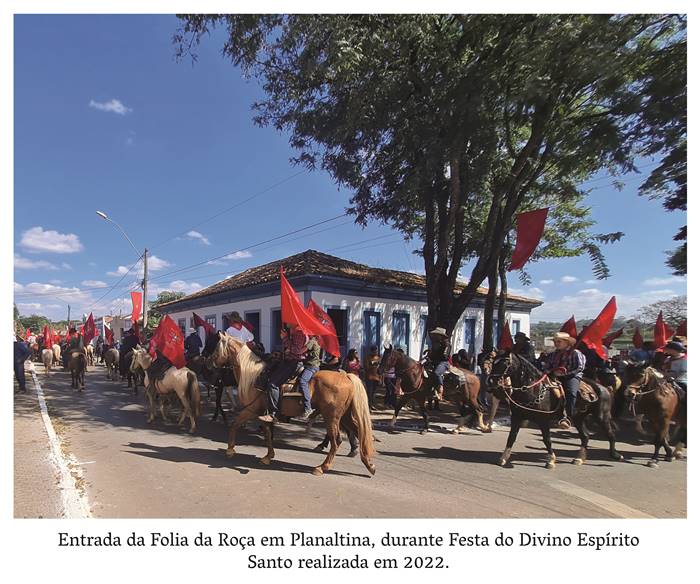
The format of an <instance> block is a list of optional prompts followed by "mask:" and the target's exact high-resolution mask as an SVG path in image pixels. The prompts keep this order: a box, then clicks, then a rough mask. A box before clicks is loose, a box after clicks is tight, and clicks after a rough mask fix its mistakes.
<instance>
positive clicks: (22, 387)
mask: <svg viewBox="0 0 700 584" xmlns="http://www.w3.org/2000/svg"><path fill="white" fill-rule="evenodd" d="M31 354H32V352H31V351H30V350H29V347H28V346H27V344H26V343H25V342H24V341H23V340H22V339H21V338H20V337H18V336H17V335H15V378H16V379H17V383H18V384H19V389H18V390H17V391H16V392H15V393H19V392H20V391H21V392H22V393H27V382H26V380H25V378H24V362H25V361H26V360H27V359H28V358H29V355H31Z"/></svg>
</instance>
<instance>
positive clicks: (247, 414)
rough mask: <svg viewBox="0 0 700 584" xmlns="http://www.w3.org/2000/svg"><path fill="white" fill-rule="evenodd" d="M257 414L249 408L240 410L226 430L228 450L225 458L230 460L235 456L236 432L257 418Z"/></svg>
mask: <svg viewBox="0 0 700 584" xmlns="http://www.w3.org/2000/svg"><path fill="white" fill-rule="evenodd" d="M258 414H259V412H258V411H257V410H256V409H254V408H251V407H248V408H247V409H244V410H242V411H241V412H240V413H239V414H238V415H237V416H236V417H235V418H234V419H233V422H231V425H230V426H229V429H228V448H227V449H226V456H227V457H228V458H231V457H232V456H233V455H234V454H236V430H238V428H239V427H240V426H242V425H243V424H245V423H246V422H248V421H249V420H252V419H253V418H255V417H256V416H258Z"/></svg>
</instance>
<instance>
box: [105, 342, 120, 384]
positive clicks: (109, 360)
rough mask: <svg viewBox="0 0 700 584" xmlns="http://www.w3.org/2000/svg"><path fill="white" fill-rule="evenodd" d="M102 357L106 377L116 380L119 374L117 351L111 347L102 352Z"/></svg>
mask: <svg viewBox="0 0 700 584" xmlns="http://www.w3.org/2000/svg"><path fill="white" fill-rule="evenodd" d="M103 357H104V361H105V368H106V369H107V379H109V380H110V381H116V380H117V376H118V375H119V351H117V350H116V349H115V348H114V347H112V348H111V349H107V350H106V351H105V352H104V355H103Z"/></svg>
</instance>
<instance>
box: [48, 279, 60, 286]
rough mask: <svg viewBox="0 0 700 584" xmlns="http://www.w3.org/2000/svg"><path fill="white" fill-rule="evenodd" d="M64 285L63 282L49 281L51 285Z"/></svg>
mask: <svg viewBox="0 0 700 584" xmlns="http://www.w3.org/2000/svg"><path fill="white" fill-rule="evenodd" d="M62 283H63V281H62V280H49V284H56V285H57V286H58V285H59V284H62Z"/></svg>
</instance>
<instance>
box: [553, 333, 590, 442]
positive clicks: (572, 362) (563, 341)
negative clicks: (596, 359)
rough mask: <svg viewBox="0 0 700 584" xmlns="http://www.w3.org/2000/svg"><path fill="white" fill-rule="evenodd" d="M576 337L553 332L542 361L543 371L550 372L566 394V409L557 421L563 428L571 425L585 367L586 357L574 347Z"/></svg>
mask: <svg viewBox="0 0 700 584" xmlns="http://www.w3.org/2000/svg"><path fill="white" fill-rule="evenodd" d="M575 345H576V339H575V338H574V337H572V336H571V335H569V333H564V332H559V333H554V348H555V350H554V351H552V352H551V353H550V354H549V355H547V359H546V361H545V363H544V370H545V372H550V373H552V374H553V375H554V377H556V378H557V380H558V381H559V382H560V383H561V384H562V386H563V388H564V393H565V396H566V409H565V411H564V416H563V417H562V419H561V420H560V421H559V426H560V427H561V428H563V429H566V428H570V427H571V419H572V418H573V416H574V410H575V408H576V397H577V396H578V393H579V390H580V387H581V379H582V378H583V370H584V369H585V368H586V358H585V357H584V356H583V353H581V351H579V350H578V349H576V348H574V346H575Z"/></svg>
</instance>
